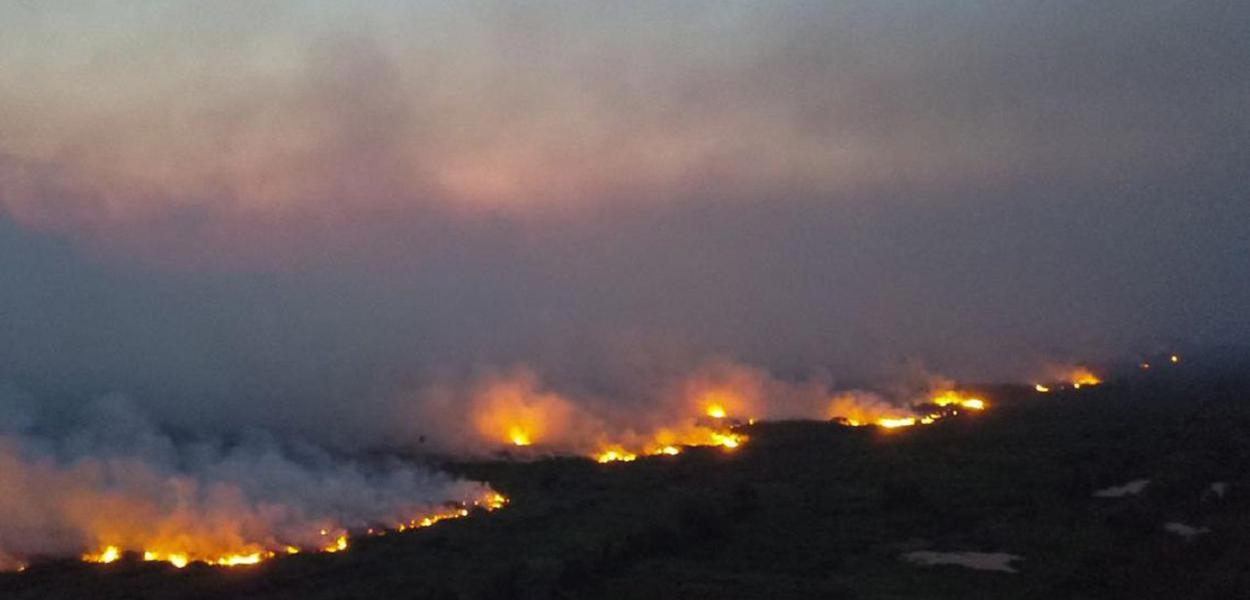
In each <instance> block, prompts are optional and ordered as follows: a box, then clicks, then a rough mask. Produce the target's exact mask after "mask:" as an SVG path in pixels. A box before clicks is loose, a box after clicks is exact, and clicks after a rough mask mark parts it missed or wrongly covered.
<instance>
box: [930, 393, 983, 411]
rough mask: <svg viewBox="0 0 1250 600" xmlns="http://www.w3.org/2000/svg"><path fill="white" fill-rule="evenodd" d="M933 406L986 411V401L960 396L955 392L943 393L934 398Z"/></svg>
mask: <svg viewBox="0 0 1250 600" xmlns="http://www.w3.org/2000/svg"><path fill="white" fill-rule="evenodd" d="M931 402H932V403H933V404H936V405H938V406H943V407H945V406H959V407H962V408H966V409H968V410H985V401H984V400H982V399H980V398H974V397H964V396H960V395H959V394H958V393H957V392H955V391H954V390H950V391H945V392H942V393H940V394H938V395H936V396H934V397H933V399H932V400H931Z"/></svg>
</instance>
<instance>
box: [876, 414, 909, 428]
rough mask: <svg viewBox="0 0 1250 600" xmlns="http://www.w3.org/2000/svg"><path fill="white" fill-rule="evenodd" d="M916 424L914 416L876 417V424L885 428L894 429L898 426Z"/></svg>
mask: <svg viewBox="0 0 1250 600" xmlns="http://www.w3.org/2000/svg"><path fill="white" fill-rule="evenodd" d="M915 424H916V417H902V418H899V419H889V418H885V419H878V420H877V425H880V426H882V427H884V428H886V429H896V428H898V427H911V426H913V425H915Z"/></svg>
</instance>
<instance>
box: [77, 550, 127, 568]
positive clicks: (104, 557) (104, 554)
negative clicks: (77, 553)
mask: <svg viewBox="0 0 1250 600" xmlns="http://www.w3.org/2000/svg"><path fill="white" fill-rule="evenodd" d="M121 557H122V551H121V550H118V549H117V546H106V547H105V548H104V549H103V550H101V551H99V552H97V553H95V554H84V555H82V559H83V560H85V561H87V562H93V563H101V564H108V563H111V562H115V561H117V559H119V558H121Z"/></svg>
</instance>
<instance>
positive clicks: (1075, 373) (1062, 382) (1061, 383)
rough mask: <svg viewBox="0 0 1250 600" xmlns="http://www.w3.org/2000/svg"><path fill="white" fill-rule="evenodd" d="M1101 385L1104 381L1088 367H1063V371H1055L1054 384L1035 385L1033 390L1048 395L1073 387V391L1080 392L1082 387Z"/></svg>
mask: <svg viewBox="0 0 1250 600" xmlns="http://www.w3.org/2000/svg"><path fill="white" fill-rule="evenodd" d="M1100 383H1102V379H1100V378H1099V377H1098V376H1097V375H1095V374H1094V372H1093V371H1091V370H1089V368H1087V367H1063V368H1062V370H1059V369H1056V370H1055V373H1054V383H1035V384H1033V389H1034V390H1036V391H1037V392H1038V393H1041V394H1046V393H1049V392H1050V391H1051V390H1053V389H1064V388H1066V387H1068V386H1071V387H1072V389H1074V390H1079V389H1081V388H1082V387H1093V386H1095V385H1098V384H1100Z"/></svg>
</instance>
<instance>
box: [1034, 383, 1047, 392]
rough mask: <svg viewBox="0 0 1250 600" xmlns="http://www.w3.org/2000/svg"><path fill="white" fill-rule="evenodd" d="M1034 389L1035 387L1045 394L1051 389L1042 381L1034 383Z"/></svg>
mask: <svg viewBox="0 0 1250 600" xmlns="http://www.w3.org/2000/svg"><path fill="white" fill-rule="evenodd" d="M1033 389H1035V390H1037V391H1039V392H1041V393H1043V394H1045V393H1047V392H1049V391H1050V388H1048V387H1046V386H1044V385H1042V384H1040V383H1037V384H1034V385H1033Z"/></svg>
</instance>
